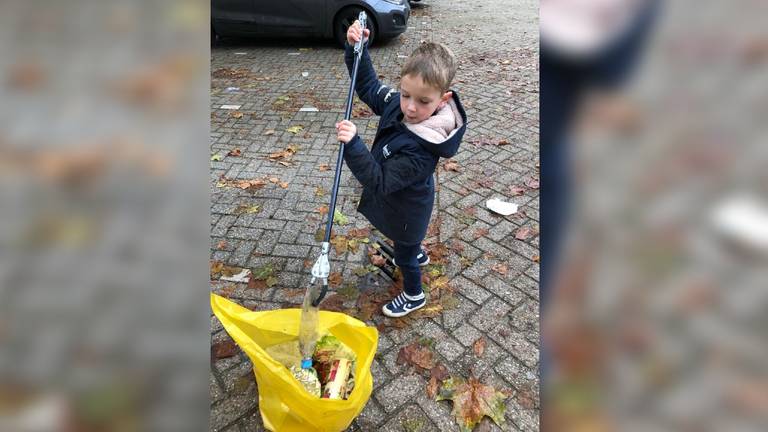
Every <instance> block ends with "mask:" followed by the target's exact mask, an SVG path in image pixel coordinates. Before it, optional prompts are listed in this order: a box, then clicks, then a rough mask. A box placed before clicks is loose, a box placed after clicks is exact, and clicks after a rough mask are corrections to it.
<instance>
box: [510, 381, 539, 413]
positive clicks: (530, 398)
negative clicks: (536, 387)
mask: <svg viewBox="0 0 768 432" xmlns="http://www.w3.org/2000/svg"><path fill="white" fill-rule="evenodd" d="M515 399H516V400H517V403H519V404H520V406H521V407H523V408H525V409H534V408H536V398H535V397H534V395H533V391H531V388H530V386H528V385H526V386H523V388H521V389H520V390H519V391H518V392H517V394H515Z"/></svg>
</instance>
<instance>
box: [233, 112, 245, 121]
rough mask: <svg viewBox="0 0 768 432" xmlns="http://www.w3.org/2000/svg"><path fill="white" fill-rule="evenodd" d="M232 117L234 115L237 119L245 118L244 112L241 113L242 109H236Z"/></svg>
mask: <svg viewBox="0 0 768 432" xmlns="http://www.w3.org/2000/svg"><path fill="white" fill-rule="evenodd" d="M232 117H234V118H236V119H239V118H243V113H241V112H240V111H234V112H233V113H232Z"/></svg>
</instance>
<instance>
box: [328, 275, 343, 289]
mask: <svg viewBox="0 0 768 432" xmlns="http://www.w3.org/2000/svg"><path fill="white" fill-rule="evenodd" d="M341 282H342V278H341V273H339V272H333V273H331V274H329V275H328V285H329V286H331V287H334V288H335V287H337V286H340V285H341Z"/></svg>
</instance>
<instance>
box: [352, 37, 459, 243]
mask: <svg viewBox="0 0 768 432" xmlns="http://www.w3.org/2000/svg"><path fill="white" fill-rule="evenodd" d="M354 58H355V57H354V50H353V48H352V47H351V46H349V44H347V47H346V52H345V55H344V60H345V62H346V64H347V68H348V69H349V72H350V75H351V73H352V68H353V65H354ZM355 90H356V92H357V96H358V97H359V98H360V100H362V101H363V102H364V103H365V104H367V105H368V106H369V107H370V108H371V109H372V110H373V112H374V113H375V114H376V115H378V116H381V119H380V120H379V127H378V129H377V130H376V137H375V138H374V140H373V146H372V147H371V150H370V151H368V148H367V147H366V146H365V144H364V143H363V141H362V139H360V136H358V135H355V137H354V138H353V139H352V140H351V141H350V142H349V143H347V144H346V147H345V150H344V160H345V162H346V163H347V166H348V167H349V169H350V171H352V174H353V175H354V176H355V178H357V180H358V181H359V182H360V183H361V184H362V185H363V194H362V196H361V197H360V203H359V205H358V207H357V210H358V211H359V212H360V213H362V214H363V215H364V216H365V217H366V218H367V219H368V221H370V222H371V224H372V225H373V226H374V227H376V228H377V229H378V230H379V231H381V233H382V234H384V235H385V236H387V237H389V238H390V239H392V240H393V241H395V242H399V243H403V244H410V245H412V244H418V243H420V242H421V241H422V240H424V237H425V236H426V234H427V226H428V225H429V219H430V217H431V215H432V206H433V204H434V200H435V181H434V179H433V173H434V172H435V167H437V163H438V160H439V159H440V158H441V157H444V158H449V157H452V156H453V155H455V154H456V152H457V151H458V149H459V144H460V143H461V138H462V136H463V135H464V132H465V130H466V127H467V115H466V113H465V111H464V108H463V107H462V106H461V103H460V102H459V96H458V94H457V93H456V91H455V90H454V91H453V100H454V102H455V103H456V107H457V108H458V111H459V113H460V114H461V117H462V120H463V122H462V123H463V124H462V125H461V127H460V128H459V130H457V131H456V132H455V133H453V134H451V135H450V136H449V137H448V139H447V140H446V141H444V142H442V143H439V144H433V143H431V142H429V141H427V140H425V139H422V138H421V137H419V136H418V135H416V134H414V133H413V132H411V131H410V130H408V129H407V128H406V127H405V125H403V123H402V121H403V112H402V111H401V110H400V92H399V91H397V90H396V89H393V88H390V87H388V86H386V85H383V84H382V83H381V82H380V81H379V78H378V75H376V72H375V71H374V69H373V64H372V63H371V58H370V56H369V55H368V50H367V49H364V50H363V54H362V58H361V59H360V65H359V66H358V72H357V81H356V83H355Z"/></svg>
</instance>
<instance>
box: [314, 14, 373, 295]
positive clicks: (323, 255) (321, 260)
mask: <svg viewBox="0 0 768 432" xmlns="http://www.w3.org/2000/svg"><path fill="white" fill-rule="evenodd" d="M357 20H358V21H360V27H361V28H362V30H363V33H365V32H364V30H365V29H366V26H367V22H368V16H367V15H366V14H365V12H360V15H358V18H357ZM366 42H367V39H366V38H365V37H364V36H362V37H361V38H360V40H359V41H357V42H356V43H355V64H354V66H352V81H351V82H350V83H349V93H347V109H346V111H345V112H344V120H349V119H350V118H351V117H352V98H353V97H354V96H355V82H356V81H357V69H358V67H359V66H360V58H361V57H362V55H363V47H364V44H365V43H366ZM343 162H344V143H343V142H341V141H339V154H338V156H337V158H336V173H335V176H334V179H333V189H332V190H331V204H330V205H329V206H328V221H327V222H326V224H325V238H324V239H323V243H322V249H321V251H320V256H319V257H318V258H317V261H315V265H314V266H312V281H311V282H310V284H311V285H312V286H314V284H315V281H316V280H318V279H319V280H320V281H321V282H322V284H323V285H322V289H321V290H320V293H319V294H318V296H317V298H315V299H314V300H313V301H312V306H314V307H317V306H318V305H319V304H320V302H321V301H323V298H325V294H326V293H327V292H328V275H329V274H330V273H331V265H330V263H329V262H328V252H329V251H330V249H331V231H333V215H334V214H335V213H336V196H337V194H338V192H339V183H340V180H341V169H342V163H343ZM312 286H310V289H312Z"/></svg>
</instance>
